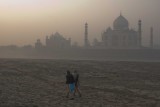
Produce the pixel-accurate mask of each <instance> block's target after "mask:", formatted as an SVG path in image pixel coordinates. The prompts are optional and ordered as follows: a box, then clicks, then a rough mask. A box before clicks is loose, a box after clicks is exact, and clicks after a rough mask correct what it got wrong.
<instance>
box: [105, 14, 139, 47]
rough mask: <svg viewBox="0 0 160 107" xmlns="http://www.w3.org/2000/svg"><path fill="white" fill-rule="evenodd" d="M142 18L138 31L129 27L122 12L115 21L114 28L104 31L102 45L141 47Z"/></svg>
mask: <svg viewBox="0 0 160 107" xmlns="http://www.w3.org/2000/svg"><path fill="white" fill-rule="evenodd" d="M141 36H142V35H141V20H139V21H138V31H135V30H133V29H130V28H129V22H128V20H127V19H126V18H125V17H124V16H122V15H121V14H120V16H119V17H118V18H116V19H115V20H114V22H113V29H112V28H111V27H108V29H107V30H106V31H105V32H103V33H102V45H103V46H104V47H107V48H138V47H141Z"/></svg>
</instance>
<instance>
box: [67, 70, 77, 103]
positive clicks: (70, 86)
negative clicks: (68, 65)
mask: <svg viewBox="0 0 160 107" xmlns="http://www.w3.org/2000/svg"><path fill="white" fill-rule="evenodd" d="M66 84H67V96H66V97H67V98H68V97H69V94H71V95H72V97H71V100H73V99H74V97H73V96H74V90H75V81H74V77H73V75H72V74H71V73H70V71H69V70H67V75H66Z"/></svg>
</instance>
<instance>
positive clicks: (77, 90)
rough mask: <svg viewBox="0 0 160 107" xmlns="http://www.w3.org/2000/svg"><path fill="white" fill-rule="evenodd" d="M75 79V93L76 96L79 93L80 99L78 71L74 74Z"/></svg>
mask: <svg viewBox="0 0 160 107" xmlns="http://www.w3.org/2000/svg"><path fill="white" fill-rule="evenodd" d="M73 77H74V81H75V91H74V95H75V93H76V92H77V93H78V94H79V97H81V92H80V90H79V74H78V73H77V71H76V70H75V71H74V73H73Z"/></svg>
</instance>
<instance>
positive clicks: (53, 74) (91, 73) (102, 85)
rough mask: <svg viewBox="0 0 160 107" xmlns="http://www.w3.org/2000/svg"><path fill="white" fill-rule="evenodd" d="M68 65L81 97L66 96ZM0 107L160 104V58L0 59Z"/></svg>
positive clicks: (156, 106)
mask: <svg viewBox="0 0 160 107" xmlns="http://www.w3.org/2000/svg"><path fill="white" fill-rule="evenodd" d="M66 70H71V71H73V70H77V71H78V72H79V74H80V83H81V84H80V89H81V91H82V97H81V98H79V97H78V96H76V97H75V99H74V100H69V99H68V98H65V96H66V91H65V87H66V85H65V74H66ZM0 107H160V63H159V62H120V61H119V62H112V61H84V60H83V61H76V60H25V59H0Z"/></svg>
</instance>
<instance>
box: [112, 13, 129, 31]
mask: <svg viewBox="0 0 160 107" xmlns="http://www.w3.org/2000/svg"><path fill="white" fill-rule="evenodd" d="M113 28H114V30H127V29H129V23H128V20H127V19H126V18H125V17H123V16H122V15H121V14H120V16H119V17H118V18H117V19H116V20H115V21H114V23H113Z"/></svg>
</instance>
